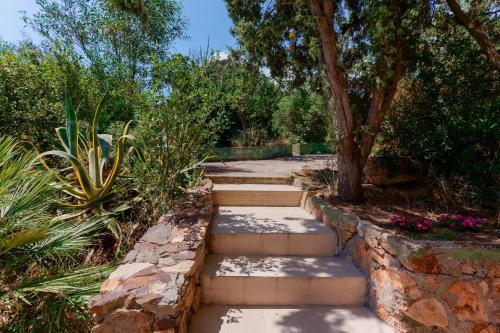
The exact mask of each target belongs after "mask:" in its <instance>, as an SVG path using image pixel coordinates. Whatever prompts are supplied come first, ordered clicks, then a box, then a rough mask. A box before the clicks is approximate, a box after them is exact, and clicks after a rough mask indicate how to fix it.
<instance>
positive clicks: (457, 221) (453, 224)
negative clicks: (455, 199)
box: [438, 214, 484, 231]
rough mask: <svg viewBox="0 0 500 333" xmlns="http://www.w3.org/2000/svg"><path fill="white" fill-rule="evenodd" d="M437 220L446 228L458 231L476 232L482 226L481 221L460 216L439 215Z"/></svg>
mask: <svg viewBox="0 0 500 333" xmlns="http://www.w3.org/2000/svg"><path fill="white" fill-rule="evenodd" d="M438 220H439V223H440V224H441V225H443V226H445V227H446V228H449V229H453V230H459V231H467V230H477V229H478V228H480V227H481V226H483V225H484V220H483V219H481V218H479V217H474V216H470V215H462V214H455V215H452V214H441V215H440V216H439V218H438Z"/></svg>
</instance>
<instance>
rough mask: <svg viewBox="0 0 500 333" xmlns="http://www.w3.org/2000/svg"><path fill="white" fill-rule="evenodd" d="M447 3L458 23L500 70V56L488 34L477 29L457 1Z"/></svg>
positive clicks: (448, 0) (447, 0)
mask: <svg viewBox="0 0 500 333" xmlns="http://www.w3.org/2000/svg"><path fill="white" fill-rule="evenodd" d="M446 2H447V3H448V5H449V6H450V9H451V11H452V12H453V14H454V15H455V19H456V20H457V22H458V23H459V24H461V25H462V26H464V28H465V29H467V31H468V32H469V33H470V34H471V36H472V37H473V38H474V39H475V40H476V42H477V43H478V44H479V46H480V47H481V50H482V51H483V53H484V54H485V55H486V57H487V58H488V60H489V62H491V64H492V65H493V66H495V67H496V68H497V69H498V70H500V54H499V53H498V50H497V49H496V48H495V45H493V43H492V42H491V41H490V40H489V39H488V36H487V35H486V33H485V32H484V31H481V30H480V29H479V28H477V26H476V24H475V23H474V21H473V20H472V19H471V18H470V17H469V16H468V15H467V14H466V13H465V12H464V11H463V10H462V8H461V7H460V4H459V3H458V2H457V1H456V0H446Z"/></svg>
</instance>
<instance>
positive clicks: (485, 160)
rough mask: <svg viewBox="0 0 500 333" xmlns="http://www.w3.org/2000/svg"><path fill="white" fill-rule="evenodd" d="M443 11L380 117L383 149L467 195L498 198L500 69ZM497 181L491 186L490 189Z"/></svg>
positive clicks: (468, 197)
mask: <svg viewBox="0 0 500 333" xmlns="http://www.w3.org/2000/svg"><path fill="white" fill-rule="evenodd" d="M451 20H452V18H450V17H448V16H446V15H445V14H444V13H443V12H441V13H440V14H439V16H437V17H436V24H435V26H434V28H433V29H430V30H429V31H428V33H427V35H426V38H425V40H424V41H423V46H422V49H421V51H419V57H418V63H417V68H418V70H417V71H416V72H414V73H412V75H411V76H409V77H408V79H406V81H405V82H404V84H403V85H402V89H401V93H400V95H399V97H398V98H397V100H396V103H395V105H394V112H393V113H392V115H391V116H390V117H389V119H388V120H387V122H386V124H385V130H384V133H383V137H384V139H383V142H384V144H385V147H386V150H389V151H396V152H397V153H399V154H401V155H406V156H411V157H413V158H415V159H418V160H420V161H424V162H426V163H427V164H428V165H430V166H432V169H433V171H434V172H435V174H436V175H437V176H440V177H444V178H445V179H448V180H449V181H448V183H449V184H450V185H453V186H452V188H451V189H450V190H451V191H452V192H456V193H462V192H463V190H464V189H466V188H470V187H471V186H472V188H470V189H469V190H468V193H465V195H464V198H465V199H466V201H468V202H470V203H474V202H475V203H481V202H482V203H488V204H490V205H496V203H495V200H496V199H495V198H496V197H497V194H496V193H495V191H496V190H498V186H499V185H500V184H499V183H498V180H499V179H500V178H499V177H500V163H499V160H498V151H499V142H500V89H499V86H498V82H499V80H500V76H499V74H498V72H496V71H494V70H493V67H492V66H490V65H489V64H488V63H487V62H486V60H485V59H484V58H483V57H482V56H481V54H480V51H479V47H478V46H477V45H476V44H475V42H474V40H472V38H471V37H470V36H468V34H467V33H466V32H465V30H464V29H463V28H462V27H457V26H454V25H453V23H452V21H451ZM495 189H496V190H495Z"/></svg>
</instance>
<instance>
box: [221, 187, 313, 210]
mask: <svg viewBox="0 0 500 333" xmlns="http://www.w3.org/2000/svg"><path fill="white" fill-rule="evenodd" d="M302 195H303V192H302V191H217V190H216V191H214V204H215V205H216V206H281V207H299V206H300V202H301V200H302Z"/></svg>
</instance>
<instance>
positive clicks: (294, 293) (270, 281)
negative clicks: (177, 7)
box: [201, 276, 366, 305]
mask: <svg viewBox="0 0 500 333" xmlns="http://www.w3.org/2000/svg"><path fill="white" fill-rule="evenodd" d="M201 283H202V292H201V300H202V303H204V304H227V305H361V304H363V303H364V302H365V295H366V281H365V279H364V278H355V277H344V278H341V277H335V278H332V277H325V278H321V277H314V278H311V277H309V278H306V277H293V278H291V277H290V278H288V277H287V278H283V277H209V276H202V279H201Z"/></svg>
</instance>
